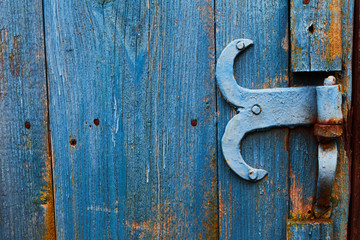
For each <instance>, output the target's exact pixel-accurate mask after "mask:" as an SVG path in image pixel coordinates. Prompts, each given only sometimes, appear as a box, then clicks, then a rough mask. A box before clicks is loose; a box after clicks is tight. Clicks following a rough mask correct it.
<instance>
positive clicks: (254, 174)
mask: <svg viewBox="0 0 360 240" xmlns="http://www.w3.org/2000/svg"><path fill="white" fill-rule="evenodd" d="M252 43H253V42H252V41H251V40H249V39H237V40H234V41H232V42H231V43H230V44H229V45H228V46H227V47H226V48H225V49H224V50H223V52H222V53H221V55H220V57H219V59H218V62H217V66H216V79H217V84H218V86H219V89H220V91H221V93H222V95H223V97H224V98H225V100H226V101H227V102H229V103H230V104H231V105H232V106H234V107H235V109H236V110H237V115H236V116H234V117H233V118H232V119H231V120H230V121H229V123H228V124H227V126H226V129H225V133H224V136H223V138H222V150H223V154H224V157H225V160H226V162H227V164H228V165H229V166H230V168H231V169H232V170H233V171H235V172H236V173H237V174H238V175H239V176H240V177H241V178H243V179H245V180H248V181H254V182H255V181H259V180H261V179H262V178H264V177H265V176H266V175H267V172H266V171H265V170H263V169H256V168H253V167H251V166H249V165H248V164H247V163H246V162H245V161H244V159H243V157H242V156H241V151H240V144H241V141H242V139H243V137H244V136H245V135H246V133H248V132H251V131H254V130H259V129H266V128H270V127H280V126H295V125H308V124H313V123H315V120H316V114H317V106H316V87H292V88H271V89H247V88H243V87H241V86H239V85H238V84H237V83H236V80H235V78H234V71H233V65H234V59H235V57H236V56H237V55H238V54H239V53H240V52H242V51H244V50H245V49H246V48H247V47H248V46H250V45H252Z"/></svg>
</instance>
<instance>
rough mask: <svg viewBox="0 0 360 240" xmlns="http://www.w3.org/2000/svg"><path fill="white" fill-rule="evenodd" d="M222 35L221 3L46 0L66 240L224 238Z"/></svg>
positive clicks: (60, 222)
mask: <svg viewBox="0 0 360 240" xmlns="http://www.w3.org/2000/svg"><path fill="white" fill-rule="evenodd" d="M213 26H214V10H213V2H212V1H192V0H185V1H184V0H182V1H145V0H136V1H120V0H119V1H98V0H92V1H90V0H86V1H74V0H70V1H55V0H45V27H46V38H47V40H46V47H47V50H48V52H47V56H48V57H47V61H48V68H49V83H50V84H49V90H50V109H51V114H50V119H51V131H52V142H53V154H54V155H53V156H54V184H55V199H56V218H57V238H58V239H216V238H218V222H217V220H218V208H217V165H216V152H217V149H216V145H217V139H216V116H215V112H216V111H215V109H216V98H215V96H216V94H215V79H214V66H215V48H214V35H213V32H214V31H213ZM95 119H98V120H99V122H98V123H99V124H98V125H96V124H95V122H97V121H95V122H94V120H95ZM75 140H76V142H75Z"/></svg>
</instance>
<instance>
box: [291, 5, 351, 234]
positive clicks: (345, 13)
mask: <svg viewBox="0 0 360 240" xmlns="http://www.w3.org/2000/svg"><path fill="white" fill-rule="evenodd" d="M310 2H311V1H310ZM338 7H339V8H340V11H341V45H342V47H341V48H342V53H341V62H342V71H341V72H337V73H332V74H335V76H336V78H337V81H338V83H341V85H342V89H343V108H342V109H343V113H344V116H345V124H344V129H346V132H345V134H344V136H343V138H342V139H341V140H339V141H338V149H339V157H338V164H337V170H336V174H335V183H334V190H333V194H332V198H331V203H332V205H333V209H332V214H331V216H330V218H331V219H333V220H334V225H333V226H334V232H333V233H334V236H333V238H334V239H347V233H348V232H347V224H348V217H349V209H348V208H349V193H350V169H349V161H350V156H349V154H350V151H349V148H350V139H349V136H350V131H351V130H350V131H349V126H348V125H349V120H350V119H349V118H348V116H349V113H350V112H349V110H350V106H351V97H352V69H351V66H352V36H353V26H352V21H353V10H354V1H352V0H350V1H341V2H340V3H339V5H338ZM329 27H330V28H334V26H329ZM329 75H330V74H329V73H325V72H323V73H294V74H291V75H290V85H291V86H299V85H312V84H315V85H321V84H323V80H324V78H325V77H328V76H329ZM291 142H293V143H296V142H297V143H298V145H292V144H291ZM314 143H315V140H314V137H313V133H312V129H311V128H308V129H304V128H299V129H298V128H297V129H294V130H291V134H290V155H293V156H298V157H295V158H294V157H291V158H290V160H291V163H290V168H291V169H290V179H291V181H290V217H291V218H293V219H295V220H299V219H308V218H313V208H314V204H315V201H316V192H315V189H316V174H317V163H316V162H317V150H316V149H315V148H314V146H313V144H314ZM304 160H305V162H307V163H308V164H307V165H306V166H305V165H304V162H302V161H304ZM314 163H315V164H314ZM299 180H300V181H299ZM301 196H303V197H301Z"/></svg>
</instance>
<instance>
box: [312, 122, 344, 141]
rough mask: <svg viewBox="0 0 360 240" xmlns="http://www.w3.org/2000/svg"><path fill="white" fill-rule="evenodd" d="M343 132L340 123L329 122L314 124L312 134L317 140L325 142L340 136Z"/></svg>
mask: <svg viewBox="0 0 360 240" xmlns="http://www.w3.org/2000/svg"><path fill="white" fill-rule="evenodd" d="M342 134H343V126H342V125H335V124H333V125H331V124H328V125H326V124H315V126H314V135H315V136H316V137H317V139H318V141H320V142H326V141H329V140H332V139H334V138H337V137H341V135H342Z"/></svg>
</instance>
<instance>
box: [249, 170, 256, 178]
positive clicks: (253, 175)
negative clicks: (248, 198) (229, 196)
mask: <svg viewBox="0 0 360 240" xmlns="http://www.w3.org/2000/svg"><path fill="white" fill-rule="evenodd" d="M249 178H250V179H251V180H256V179H257V173H256V171H255V170H251V171H250V172H249Z"/></svg>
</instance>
